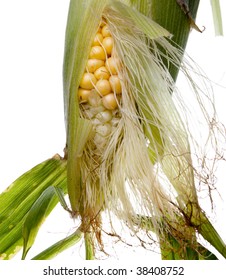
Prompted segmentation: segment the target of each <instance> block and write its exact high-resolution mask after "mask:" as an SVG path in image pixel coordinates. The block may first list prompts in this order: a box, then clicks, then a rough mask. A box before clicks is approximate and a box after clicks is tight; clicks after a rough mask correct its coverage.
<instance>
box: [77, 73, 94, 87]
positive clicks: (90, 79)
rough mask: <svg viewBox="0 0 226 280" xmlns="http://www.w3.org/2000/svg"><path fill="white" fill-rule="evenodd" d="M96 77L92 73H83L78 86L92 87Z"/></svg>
mask: <svg viewBox="0 0 226 280" xmlns="http://www.w3.org/2000/svg"><path fill="white" fill-rule="evenodd" d="M96 82H97V79H96V78H95V76H94V74H92V73H84V74H83V76H82V79H81V82H80V87H81V88H83V89H93V88H94V85H95V84H96Z"/></svg>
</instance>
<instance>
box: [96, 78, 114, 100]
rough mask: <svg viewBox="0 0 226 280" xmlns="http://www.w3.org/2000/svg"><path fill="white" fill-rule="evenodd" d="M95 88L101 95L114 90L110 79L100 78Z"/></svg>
mask: <svg viewBox="0 0 226 280" xmlns="http://www.w3.org/2000/svg"><path fill="white" fill-rule="evenodd" d="M95 89H96V91H97V92H98V93H99V94H100V95H101V96H104V95H107V94H109V93H110V92H111V91H112V89H111V85H110V82H109V81H108V80H98V81H97V83H96V85H95Z"/></svg>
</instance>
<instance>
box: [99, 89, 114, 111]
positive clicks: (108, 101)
mask: <svg viewBox="0 0 226 280" xmlns="http://www.w3.org/2000/svg"><path fill="white" fill-rule="evenodd" d="M102 103H103V105H104V107H105V108H106V109H108V110H114V109H116V108H117V107H118V103H117V100H116V98H115V95H114V93H110V94H108V95H105V96H104V97H103V98H102Z"/></svg>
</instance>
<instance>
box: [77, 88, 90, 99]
mask: <svg viewBox="0 0 226 280" xmlns="http://www.w3.org/2000/svg"><path fill="white" fill-rule="evenodd" d="M90 94H91V90H88V89H83V88H79V89H78V97H79V100H80V101H81V102H87V101H88V99H89V97H90Z"/></svg>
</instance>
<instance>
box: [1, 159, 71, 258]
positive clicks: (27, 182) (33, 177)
mask: <svg viewBox="0 0 226 280" xmlns="http://www.w3.org/2000/svg"><path fill="white" fill-rule="evenodd" d="M51 185H52V186H61V187H62V188H63V190H64V191H66V162H65V161H64V160H61V159H59V158H52V159H48V160H46V161H44V162H42V163H40V164H38V165H37V166H35V167H34V168H32V169H31V170H29V171H28V172H26V173H25V174H23V175H22V176H20V177H19V178H18V179H17V180H16V181H15V182H13V183H12V184H11V185H10V186H9V187H8V188H7V189H6V190H5V191H4V192H3V193H1V194H0V205H1V210H0V259H10V258H11V257H13V256H14V254H15V253H17V252H18V250H20V249H21V247H22V246H23V239H22V226H23V223H24V221H25V218H26V215H27V213H28V212H29V210H30V209H31V207H32V205H33V204H34V202H35V201H36V200H37V199H38V198H39V197H40V195H41V193H42V192H43V191H44V190H45V189H47V188H48V187H49V186H51ZM52 207H53V206H52Z"/></svg>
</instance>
